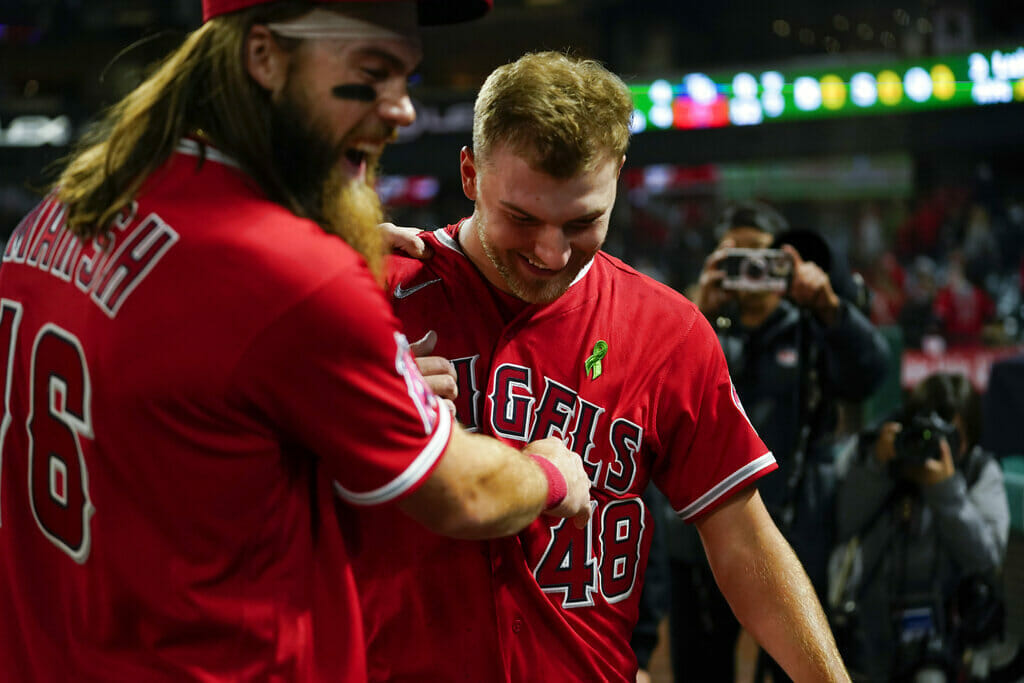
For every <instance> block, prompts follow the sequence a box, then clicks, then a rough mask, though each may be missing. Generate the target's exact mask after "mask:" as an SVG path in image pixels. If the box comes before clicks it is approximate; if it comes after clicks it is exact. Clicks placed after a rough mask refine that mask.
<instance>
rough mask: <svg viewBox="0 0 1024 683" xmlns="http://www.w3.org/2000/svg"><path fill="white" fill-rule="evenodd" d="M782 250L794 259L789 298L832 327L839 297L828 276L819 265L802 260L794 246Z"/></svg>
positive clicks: (787, 246) (783, 246)
mask: <svg viewBox="0 0 1024 683" xmlns="http://www.w3.org/2000/svg"><path fill="white" fill-rule="evenodd" d="M782 250H783V251H785V252H786V253H787V254H789V257H790V258H791V259H793V280H792V282H790V285H789V298H790V299H792V300H793V303H795V304H796V305H797V306H800V307H801V308H808V309H810V310H811V312H812V313H814V315H816V316H817V317H818V320H820V321H821V322H823V323H825V324H826V325H832V324H833V323H834V322H835V320H836V314H837V313H838V312H839V296H838V295H837V294H836V293H835V290H833V289H832V281H831V280H829V278H828V274H827V273H826V272H825V271H823V270H822V269H821V267H820V266H819V265H818V264H817V263H814V262H812V261H804V260H803V259H802V258H800V252H798V251H797V250H796V249H794V248H793V246H792V245H789V244H783V245H782Z"/></svg>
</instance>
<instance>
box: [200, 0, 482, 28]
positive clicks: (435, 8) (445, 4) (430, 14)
mask: <svg viewBox="0 0 1024 683" xmlns="http://www.w3.org/2000/svg"><path fill="white" fill-rule="evenodd" d="M273 1H274V0H203V21H208V20H209V19H210V18H212V17H216V16H218V15H220V14H227V13H228V12H235V11H237V10H240V9H245V8H246V7H252V6H254V5H263V4H266V3H268V2H273ZM388 1H389V0H311V2H314V3H317V4H324V5H326V4H330V3H335V2H388ZM417 4H418V6H419V22H420V24H422V25H425V26H431V25H437V24H454V23H457V22H460V21H469V20H470V19H476V18H478V17H482V16H483V15H485V14H487V12H488V10H490V9H491V7H492V6H493V5H494V0H417Z"/></svg>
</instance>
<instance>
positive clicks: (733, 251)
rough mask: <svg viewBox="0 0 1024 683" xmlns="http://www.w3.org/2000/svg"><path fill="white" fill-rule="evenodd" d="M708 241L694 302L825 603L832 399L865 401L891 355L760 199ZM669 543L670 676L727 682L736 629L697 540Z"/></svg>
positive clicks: (789, 534) (768, 483)
mask: <svg viewBox="0 0 1024 683" xmlns="http://www.w3.org/2000/svg"><path fill="white" fill-rule="evenodd" d="M715 234H716V236H717V237H718V238H719V240H720V241H719V244H718V247H717V248H716V249H715V251H714V252H712V253H711V254H710V255H709V256H708V258H707V260H706V261H705V264H704V269H703V272H702V273H701V276H700V281H699V284H698V287H699V289H698V291H697V292H696V293H695V294H694V296H693V297H692V298H693V300H694V302H695V303H696V304H697V306H698V307H699V308H700V310H701V312H702V313H703V314H704V315H705V316H706V317H707V319H708V320H709V321H710V322H711V324H712V326H713V327H714V329H715V331H716V333H717V335H718V338H719V341H720V343H721V345H722V348H723V350H724V351H725V357H726V360H727V361H728V364H729V373H730V375H731V377H732V380H733V383H734V384H735V387H736V391H737V393H738V395H739V397H740V400H741V401H742V402H743V406H744V408H745V410H746V413H747V415H748V417H749V419H750V422H751V423H752V424H753V426H754V428H755V429H756V430H757V432H758V434H759V435H760V436H761V438H762V439H763V440H764V442H765V444H766V445H767V446H768V447H769V448H770V449H771V450H772V452H773V454H774V455H775V458H776V460H777V461H778V463H779V470H778V472H777V473H774V474H772V475H771V476H768V477H765V478H764V479H762V480H761V481H760V482H758V489H759V491H760V493H761V496H762V498H763V499H764V501H765V505H766V506H767V507H768V510H769V512H771V514H772V517H773V518H774V520H775V522H776V524H778V526H779V528H780V529H781V530H782V532H783V534H785V536H786V538H787V539H788V540H789V542H790V544H791V545H792V546H793V549H794V550H795V551H796V553H797V556H798V557H799V558H800V560H801V562H802V563H803V564H804V567H805V568H806V570H807V572H808V574H809V576H810V578H811V581H812V583H813V584H814V586H815V588H816V589H817V590H818V592H819V595H821V596H823V595H824V587H825V581H826V564H827V552H828V548H829V547H830V542H831V536H832V524H831V510H832V508H833V505H832V500H833V485H832V482H833V481H834V478H833V477H832V476H831V475H830V470H831V467H832V458H831V441H832V437H833V436H834V434H835V430H836V423H837V403H836V402H837V400H840V399H841V400H851V401H859V400H863V399H864V398H866V397H867V396H868V395H870V394H871V392H873V391H874V390H875V388H877V387H878V385H879V384H880V382H881V380H882V378H883V375H884V373H885V367H886V362H887V357H888V346H887V345H886V343H885V340H884V338H883V337H882V336H881V335H880V334H879V333H878V332H877V331H876V330H875V329H874V327H872V325H871V323H870V322H869V321H868V320H867V318H865V317H864V315H863V314H862V313H861V311H860V310H858V309H857V307H856V306H854V305H852V304H851V303H850V302H849V301H847V300H845V299H843V298H841V297H840V296H839V295H837V293H836V291H835V288H833V283H832V280H831V278H830V277H829V274H828V269H829V263H828V261H829V260H830V258H831V255H830V254H829V252H828V246H827V244H826V243H825V241H824V240H822V239H821V238H820V237H818V236H817V235H815V234H813V233H809V232H807V231H803V232H801V233H798V232H797V231H788V225H787V222H786V220H785V219H784V218H783V217H782V216H781V215H780V214H779V213H778V212H776V211H775V210H774V209H772V208H771V207H769V206H767V205H765V204H762V203H758V202H746V203H742V204H735V205H731V206H729V207H728V208H726V210H725V211H724V213H723V214H722V215H721V217H720V219H719V221H718V224H717V228H716V233H715ZM787 234H788V235H799V236H800V237H801V238H802V239H801V240H799V241H800V247H801V250H798V249H797V248H795V246H794V245H792V244H783V243H782V242H783V241H784V239H785V238H786V235H787ZM808 236H810V238H811V239H808ZM780 238H781V239H780ZM815 240H816V242H815ZM808 245H810V246H809V247H808ZM801 251H805V252H806V253H803V254H802V253H801ZM811 252H816V253H813V254H812V253H811ZM804 257H807V258H804ZM812 259H813V260H812ZM815 261H817V262H815ZM666 540H667V543H666V545H667V546H668V552H669V559H670V567H671V584H672V604H671V610H670V639H671V646H670V649H671V655H672V662H673V667H674V669H675V674H676V678H677V679H679V680H699V681H706V682H710V683H715V682H716V681H727V682H728V683H731V682H732V680H733V676H734V651H735V645H736V639H737V636H738V634H739V624H738V623H737V622H736V620H735V618H734V617H733V616H732V613H731V611H730V610H729V606H728V604H727V603H726V602H725V599H724V598H723V597H722V595H721V593H720V592H719V591H718V589H717V587H716V585H715V581H714V578H713V577H712V575H711V571H710V569H709V567H708V564H707V560H706V559H705V558H704V553H703V549H702V548H701V544H700V542H699V539H697V538H696V534H693V533H692V531H691V530H689V529H686V528H683V527H682V525H679V528H671V529H669V530H668V533H667V534H666ZM694 614H698V615H699V618H697V619H694V618H693V615H694ZM762 663H763V664H765V665H767V666H769V667H771V670H772V675H773V678H774V680H775V681H776V682H777V683H778V682H780V681H784V680H787V679H786V678H785V675H784V674H783V673H782V671H781V669H779V668H778V667H777V666H775V665H774V662H770V661H768V660H763V662H762ZM684 668H685V671H684ZM684 676H685V677H686V678H684Z"/></svg>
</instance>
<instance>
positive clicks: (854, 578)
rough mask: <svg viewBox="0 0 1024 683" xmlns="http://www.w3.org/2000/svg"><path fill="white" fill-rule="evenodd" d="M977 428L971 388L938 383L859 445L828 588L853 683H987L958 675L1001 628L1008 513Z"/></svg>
mask: <svg viewBox="0 0 1024 683" xmlns="http://www.w3.org/2000/svg"><path fill="white" fill-rule="evenodd" d="M979 425H980V404H979V397H978V394H977V393H976V392H975V391H974V389H973V387H972V386H971V384H970V382H968V380H967V379H966V378H965V377H964V376H963V375H956V374H935V375H932V376H930V377H928V378H927V379H925V380H924V381H923V382H921V383H920V384H918V385H917V386H916V387H915V388H914V390H913V391H912V392H911V394H910V396H909V400H908V401H907V405H906V408H905V410H904V414H903V415H902V416H901V417H900V419H899V420H896V421H891V422H886V423H884V424H883V425H882V426H881V428H880V429H879V430H877V431H876V432H868V433H865V434H863V435H862V436H861V437H860V440H859V443H858V448H857V455H856V456H855V457H854V462H853V463H852V464H851V466H850V470H849V472H848V473H847V475H846V478H845V480H844V482H843V485H842V486H841V487H840V489H839V493H838V496H837V510H836V516H837V519H836V521H837V533H838V540H839V541H840V542H841V545H839V546H837V548H836V551H835V552H834V553H833V561H832V563H831V567H830V579H831V580H830V584H831V585H830V587H829V602H830V604H831V606H832V607H833V623H834V624H835V627H836V629H837V633H836V635H837V638H839V639H840V645H841V646H842V647H843V648H844V650H845V651H844V652H843V654H844V658H845V659H846V662H847V665H848V666H849V667H850V669H851V672H856V675H855V676H854V680H863V681H903V680H906V681H944V680H950V681H952V680H990V679H989V678H970V679H968V678H967V677H966V675H967V674H966V673H965V672H961V671H960V670H959V669H958V667H960V666H961V665H962V663H961V659H962V657H961V655H962V654H963V651H964V649H965V648H966V647H969V646H971V645H977V644H980V643H982V642H983V641H984V640H986V639H987V638H990V637H993V636H998V635H999V633H998V631H999V630H1000V629H1001V624H1000V623H999V621H1000V614H1001V607H1002V605H1001V603H1000V601H999V600H998V598H997V597H996V596H997V594H998V592H999V591H998V590H996V586H997V582H996V581H995V580H994V579H995V577H996V575H997V572H998V570H999V569H1000V567H1001V565H1002V562H1003V559H1004V557H1005V554H1006V544H1007V538H1008V535H1009V519H1010V517H1009V507H1008V504H1007V500H1006V490H1005V488H1004V486H1003V474H1002V470H1001V469H1000V467H999V464H998V463H997V462H996V461H995V459H994V458H993V457H992V456H991V455H989V454H987V453H985V452H984V451H982V450H981V448H980V447H979V446H978V445H977V443H978V436H979ZM958 596H959V599H958ZM925 672H928V675H927V676H926V675H925ZM961 673H963V676H961ZM992 680H995V678H993V679H992Z"/></svg>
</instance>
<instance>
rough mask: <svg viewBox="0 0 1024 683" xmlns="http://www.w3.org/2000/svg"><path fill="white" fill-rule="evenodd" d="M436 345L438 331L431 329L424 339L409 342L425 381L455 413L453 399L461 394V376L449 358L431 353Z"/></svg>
mask: <svg viewBox="0 0 1024 683" xmlns="http://www.w3.org/2000/svg"><path fill="white" fill-rule="evenodd" d="M436 345H437V333H436V332H434V331H433V330H430V331H428V332H427V333H426V334H425V335H423V338H422V339H420V340H419V341H415V342H413V343H411V344H409V350H410V351H412V355H413V356H415V357H416V366H417V367H418V368H419V370H420V374H421V375H423V381H425V382H426V383H427V386H428V387H430V389H431V390H432V391H433V392H434V393H435V394H437V395H438V396H440V397H441V399H442V400H443V401H444V402H445V405H447V407H448V410H450V411H451V413H452V415H455V404H454V403H453V401H454V400H455V399H456V398H457V397H458V395H459V385H458V379H459V376H458V374H457V373H456V372H455V366H454V365H452V363H451V361H449V360H448V359H447V358H444V357H442V356H431V355H429V354H430V353H431V352H432V351H433V350H434V347H435V346H436Z"/></svg>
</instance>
